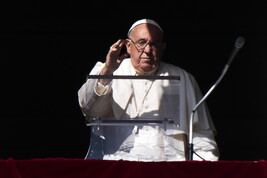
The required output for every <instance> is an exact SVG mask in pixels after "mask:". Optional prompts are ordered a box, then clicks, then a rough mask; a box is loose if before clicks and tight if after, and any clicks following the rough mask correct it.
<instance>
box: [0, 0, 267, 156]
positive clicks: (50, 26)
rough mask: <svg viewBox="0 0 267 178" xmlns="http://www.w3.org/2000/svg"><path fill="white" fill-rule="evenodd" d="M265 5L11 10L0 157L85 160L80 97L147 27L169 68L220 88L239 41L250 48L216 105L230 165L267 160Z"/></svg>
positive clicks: (44, 5) (17, 6) (0, 39)
mask: <svg viewBox="0 0 267 178" xmlns="http://www.w3.org/2000/svg"><path fill="white" fill-rule="evenodd" d="M263 2H264V1H262V3H257V2H256V1H240V2H238V1H231V2H226V1H221V0H220V1H213V0H209V1H205V2H203V1H181V2H180V1H170V2H168V1H166V0H165V1H123V0H119V1H107V2H106V1H99V0H98V1H96V0H92V1H87V2H85V1H74V0H65V1H44V0H35V1H25V0H23V1H18V2H16V1H9V2H5V3H1V5H0V8H1V9H0V15H1V17H0V18H1V21H0V23H1V28H0V69H1V75H0V76H1V80H0V83H1V87H0V88H1V92H0V93H1V95H0V101H1V106H0V108H1V109H0V111H1V112H0V158H3V159H7V158H14V159H32V158H51V157H65V158H84V156H85V154H86V152H87V149H88V145H89V128H88V127H86V126H85V124H84V118H83V116H82V114H81V112H80V109H79V106H78V99H77V91H78V89H79V88H80V87H81V85H82V84H83V82H84V81H85V76H86V74H88V72H89V71H90V70H91V69H92V67H93V65H94V64H95V62H96V61H104V59H105V55H106V53H107V51H108V49H109V46H110V45H111V44H113V43H114V42H115V41H117V39H119V38H126V33H127V31H128V29H129V27H130V26H131V25H132V23H133V22H135V21H136V20H139V19H142V18H152V19H154V20H156V21H157V22H158V23H159V24H160V25H161V26H162V28H163V30H164V32H165V35H166V36H165V37H166V42H167V50H166V53H165V56H164V57H165V61H167V62H170V63H173V64H176V65H178V66H180V67H182V68H184V69H186V70H187V71H188V72H190V73H192V74H193V75H194V76H195V77H196V79H197V81H198V83H199V86H200V88H201V90H202V91H203V93H206V92H207V91H208V89H209V88H210V87H211V86H212V85H213V84H214V83H215V81H216V80H217V78H218V77H219V75H220V73H221V71H222V69H223V67H224V65H225V63H226V62H227V60H228V57H229V55H230V53H231V50H232V48H233V45H234V42H235V40H236V38H237V37H238V36H240V35H242V36H244V37H245V38H246V44H245V46H244V47H243V48H242V50H241V51H240V53H239V54H238V56H237V57H236V58H235V60H234V61H233V63H232V65H231V67H230V69H229V71H228V73H227V74H226V76H225V78H224V79H223V80H222V82H221V83H220V85H219V86H218V88H216V90H215V91H214V92H213V93H212V95H211V96H210V97H209V98H208V100H207V103H208V106H209V108H210V112H211V114H212V117H213V120H214V123H215V126H216V128H217V130H218V135H217V142H218V146H219V149H220V152H221V160H261V159H264V160H266V159H267V151H266V150H267V141H266V139H265V137H266V135H267V133H266V129H265V125H266V124H267V120H266V119H267V118H266V112H267V109H266V99H267V96H266V89H267V86H266V84H265V83H266V81H267V80H266V77H267V68H266V66H267V62H266V58H267V53H266V51H267V44H266V40H267V10H266V9H267V6H266V5H265V4H264V3H263Z"/></svg>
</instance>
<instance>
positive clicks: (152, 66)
mask: <svg viewBox="0 0 267 178" xmlns="http://www.w3.org/2000/svg"><path fill="white" fill-rule="evenodd" d="M162 38H163V34H162V32H161V31H160V30H159V29H158V28H157V27H156V26H154V25H151V24H140V25H138V26H136V27H135V28H134V29H133V30H132V31H131V34H130V39H128V40H127V43H126V47H127V52H128V53H129V54H130V56H131V63H132V65H133V67H134V68H135V70H136V71H137V73H138V74H140V75H142V74H150V73H152V72H154V71H156V70H157V68H158V66H159V63H160V59H161V56H162V53H163V50H164V49H165V43H163V42H162Z"/></svg>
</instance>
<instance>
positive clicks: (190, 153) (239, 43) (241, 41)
mask: <svg viewBox="0 0 267 178" xmlns="http://www.w3.org/2000/svg"><path fill="white" fill-rule="evenodd" d="M244 43H245V39H244V38H243V37H238V38H237V40H236V42H235V48H234V50H233V52H232V54H231V55H230V58H229V60H228V62H227V64H226V65H225V67H224V68H223V71H222V73H221V75H220V77H219V78H218V79H217V81H216V82H215V84H214V85H213V86H212V87H211V88H210V89H209V90H208V92H207V93H206V94H205V95H204V97H203V98H202V99H201V100H200V101H199V102H198V103H197V104H196V106H195V107H194V108H193V109H192V112H191V115H190V120H189V138H188V152H187V154H188V155H187V160H193V153H194V145H193V121H194V116H195V113H196V111H197V109H198V107H199V106H200V105H201V104H202V103H203V102H204V101H205V100H206V99H207V98H208V96H209V95H210V94H211V93H212V91H213V90H214V89H215V88H216V87H217V86H218V84H219V83H220V82H221V80H222V79H223V77H224V76H225V74H226V72H227V71H228V69H229V67H230V64H231V63H232V61H233V59H234V58H235V56H236V54H237V53H238V51H239V50H240V49H241V48H242V47H243V45H244Z"/></svg>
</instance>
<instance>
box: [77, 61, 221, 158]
mask: <svg viewBox="0 0 267 178" xmlns="http://www.w3.org/2000/svg"><path fill="white" fill-rule="evenodd" d="M103 65H104V64H103V63H101V62H98V63H97V64H96V65H95V67H94V68H93V69H92V71H91V72H90V74H91V75H97V74H99V72H100V71H101V69H102V68H103ZM114 75H136V72H135V70H134V68H133V67H132V65H131V62H130V59H125V60H124V61H123V62H122V64H121V65H120V67H119V68H118V69H117V70H116V71H115V72H114ZM154 75H160V76H180V81H177V80H141V79H138V80H129V79H124V80H120V79H114V80H113V81H112V82H111V83H110V84H108V85H107V86H105V87H104V86H102V85H101V84H100V83H98V82H97V80H96V79H88V80H87V81H86V83H85V84H84V85H83V86H82V87H81V88H80V90H79V92H78V96H79V104H80V107H81V109H82V111H83V113H84V114H85V115H86V116H87V117H113V118H114V119H120V118H135V117H138V118H140V119H142V118H150V119H163V118H168V119H174V122H175V124H174V125H168V126H167V129H164V128H163V127H162V126H160V125H159V126H118V127H117V126H116V127H115V126H109V127H108V126H106V127H103V128H101V129H100V130H95V133H96V134H99V135H102V138H104V143H105V148H104V157H103V159H110V160H119V159H123V160H135V161H183V160H185V150H186V144H187V141H186V140H187V139H186V136H187V135H188V130H189V118H190V114H191V111H192V108H193V107H194V106H195V105H196V104H197V102H198V101H199V100H200V99H201V97H202V94H201V92H200V89H199V87H198V85H197V82H196V81H195V79H194V77H193V76H192V75H190V74H189V73H187V72H186V71H185V70H183V69H181V68H179V67H177V66H174V65H171V64H167V63H165V62H161V63H160V67H159V69H158V71H157V72H156V73H155V74H154ZM193 128H194V134H193V144H194V151H195V152H196V153H197V154H199V155H200V156H201V157H202V158H204V159H205V160H210V161H216V160H218V153H219V151H218V148H217V144H216V141H215V139H214V133H215V132H216V130H215V127H214V125H213V122H212V120H211V118H210V115H209V111H208V109H207V107H206V105H205V103H204V104H202V105H201V106H200V107H199V109H198V111H197V112H196V114H195V118H194V127H193ZM193 159H194V160H201V158H200V157H198V156H196V155H193Z"/></svg>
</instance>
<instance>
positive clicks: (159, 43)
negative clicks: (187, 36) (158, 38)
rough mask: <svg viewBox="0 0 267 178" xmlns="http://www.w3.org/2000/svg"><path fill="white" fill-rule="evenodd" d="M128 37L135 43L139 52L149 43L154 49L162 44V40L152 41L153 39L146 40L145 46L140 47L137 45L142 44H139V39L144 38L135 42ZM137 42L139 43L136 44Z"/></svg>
mask: <svg viewBox="0 0 267 178" xmlns="http://www.w3.org/2000/svg"><path fill="white" fill-rule="evenodd" d="M128 39H129V40H130V41H131V42H132V43H133V44H134V46H135V48H136V49H137V51H139V52H141V51H144V50H145V48H146V46H147V45H148V44H149V45H150V47H151V48H152V49H157V48H158V47H159V46H161V45H162V42H151V41H148V40H145V41H146V43H145V44H144V47H138V46H137V45H140V44H138V41H140V40H144V39H140V40H138V41H136V42H134V41H133V40H132V39H131V38H128ZM136 43H137V44H136Z"/></svg>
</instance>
